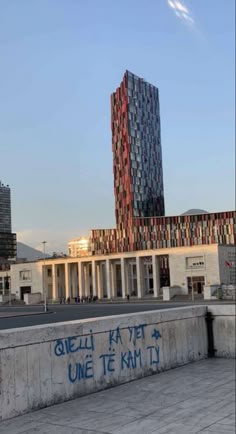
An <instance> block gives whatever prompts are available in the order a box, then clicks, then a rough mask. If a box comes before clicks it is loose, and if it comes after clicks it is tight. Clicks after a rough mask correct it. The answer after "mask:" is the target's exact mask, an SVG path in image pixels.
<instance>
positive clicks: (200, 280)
mask: <svg viewBox="0 0 236 434" xmlns="http://www.w3.org/2000/svg"><path fill="white" fill-rule="evenodd" d="M192 282H193V291H194V294H199V295H201V294H203V289H204V285H205V277H204V276H193V277H188V290H189V292H191V290H192Z"/></svg>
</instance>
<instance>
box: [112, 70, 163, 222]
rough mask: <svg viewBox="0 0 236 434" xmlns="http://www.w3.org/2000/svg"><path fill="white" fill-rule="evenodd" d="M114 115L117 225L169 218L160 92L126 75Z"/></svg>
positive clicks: (114, 96)
mask: <svg viewBox="0 0 236 434" xmlns="http://www.w3.org/2000/svg"><path fill="white" fill-rule="evenodd" d="M111 112H112V115H111V117H112V120H111V127H112V150H113V171H114V192H115V214H116V223H117V229H125V228H127V227H130V226H131V225H132V221H133V219H134V218H139V217H140V218H143V217H152V216H163V215H164V214H165V206H164V187H163V169H162V151H161V128H160V109H159V94H158V89H157V88H156V87H154V86H153V85H151V84H149V83H147V82H146V81H145V80H143V79H142V78H139V77H137V76H136V75H134V74H132V73H131V72H129V71H126V72H125V74H124V77H123V80H122V82H121V84H120V87H118V89H117V90H116V92H114V93H113V94H112V96H111Z"/></svg>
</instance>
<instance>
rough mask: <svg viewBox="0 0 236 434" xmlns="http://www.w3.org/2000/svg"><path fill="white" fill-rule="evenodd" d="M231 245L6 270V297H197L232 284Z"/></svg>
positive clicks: (33, 264) (233, 261)
mask: <svg viewBox="0 0 236 434" xmlns="http://www.w3.org/2000/svg"><path fill="white" fill-rule="evenodd" d="M235 256H236V253H235V248H234V246H230V245H228V246H223V245H219V244H211V245H203V246H193V247H191V246H187V247H181V248H180V247H175V248H168V249H160V250H143V251H136V252H132V253H131V252H126V253H118V254H110V255H107V256H106V255H96V256H92V255H91V256H87V257H81V258H71V257H67V258H57V259H50V258H49V259H46V260H45V261H43V260H40V261H37V262H25V263H21V264H14V265H12V266H11V270H10V277H11V292H12V293H13V294H15V295H16V298H18V299H21V300H24V294H27V293H31V294H35V293H40V294H41V296H42V299H43V294H44V291H46V294H47V298H48V300H49V301H53V300H54V301H58V300H60V299H61V298H64V297H65V298H66V299H67V298H68V297H70V299H71V301H72V300H75V298H77V297H80V299H82V298H83V297H93V296H96V297H98V299H100V300H102V299H110V300H116V299H122V298H123V299H124V298H126V297H127V295H128V294H129V295H130V297H131V299H132V298H133V299H135V298H139V299H141V298H143V299H145V298H149V299H150V298H154V299H157V298H159V299H161V298H162V296H163V287H166V286H168V287H171V288H176V290H177V292H176V294H183V295H184V294H188V293H191V285H192V284H193V289H194V293H195V294H202V293H203V288H204V286H208V287H214V286H220V285H235V284H236V281H235V264H236V257H235ZM164 259H165V260H166V261H167V262H168V275H166V279H168V281H167V282H165V281H164V280H162V279H161V275H160V269H161V268H160V262H161V261H163V260H164Z"/></svg>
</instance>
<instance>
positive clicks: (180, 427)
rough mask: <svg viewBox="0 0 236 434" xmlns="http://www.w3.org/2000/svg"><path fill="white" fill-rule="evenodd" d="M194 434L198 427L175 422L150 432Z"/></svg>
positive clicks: (159, 433)
mask: <svg viewBox="0 0 236 434" xmlns="http://www.w3.org/2000/svg"><path fill="white" fill-rule="evenodd" d="M196 433H199V427H196V426H195V427H193V426H188V425H184V424H182V423H176V422H174V423H170V424H168V425H165V426H164V427H160V428H156V430H155V431H152V432H151V434H196ZM143 434H144V433H143ZM211 434H212V433H211Z"/></svg>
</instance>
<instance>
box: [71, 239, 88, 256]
mask: <svg viewBox="0 0 236 434" xmlns="http://www.w3.org/2000/svg"><path fill="white" fill-rule="evenodd" d="M68 253H69V256H71V257H72V258H79V257H80V256H87V255H89V254H90V240H89V238H88V237H80V238H74V239H73V240H70V241H69V242H68Z"/></svg>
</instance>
